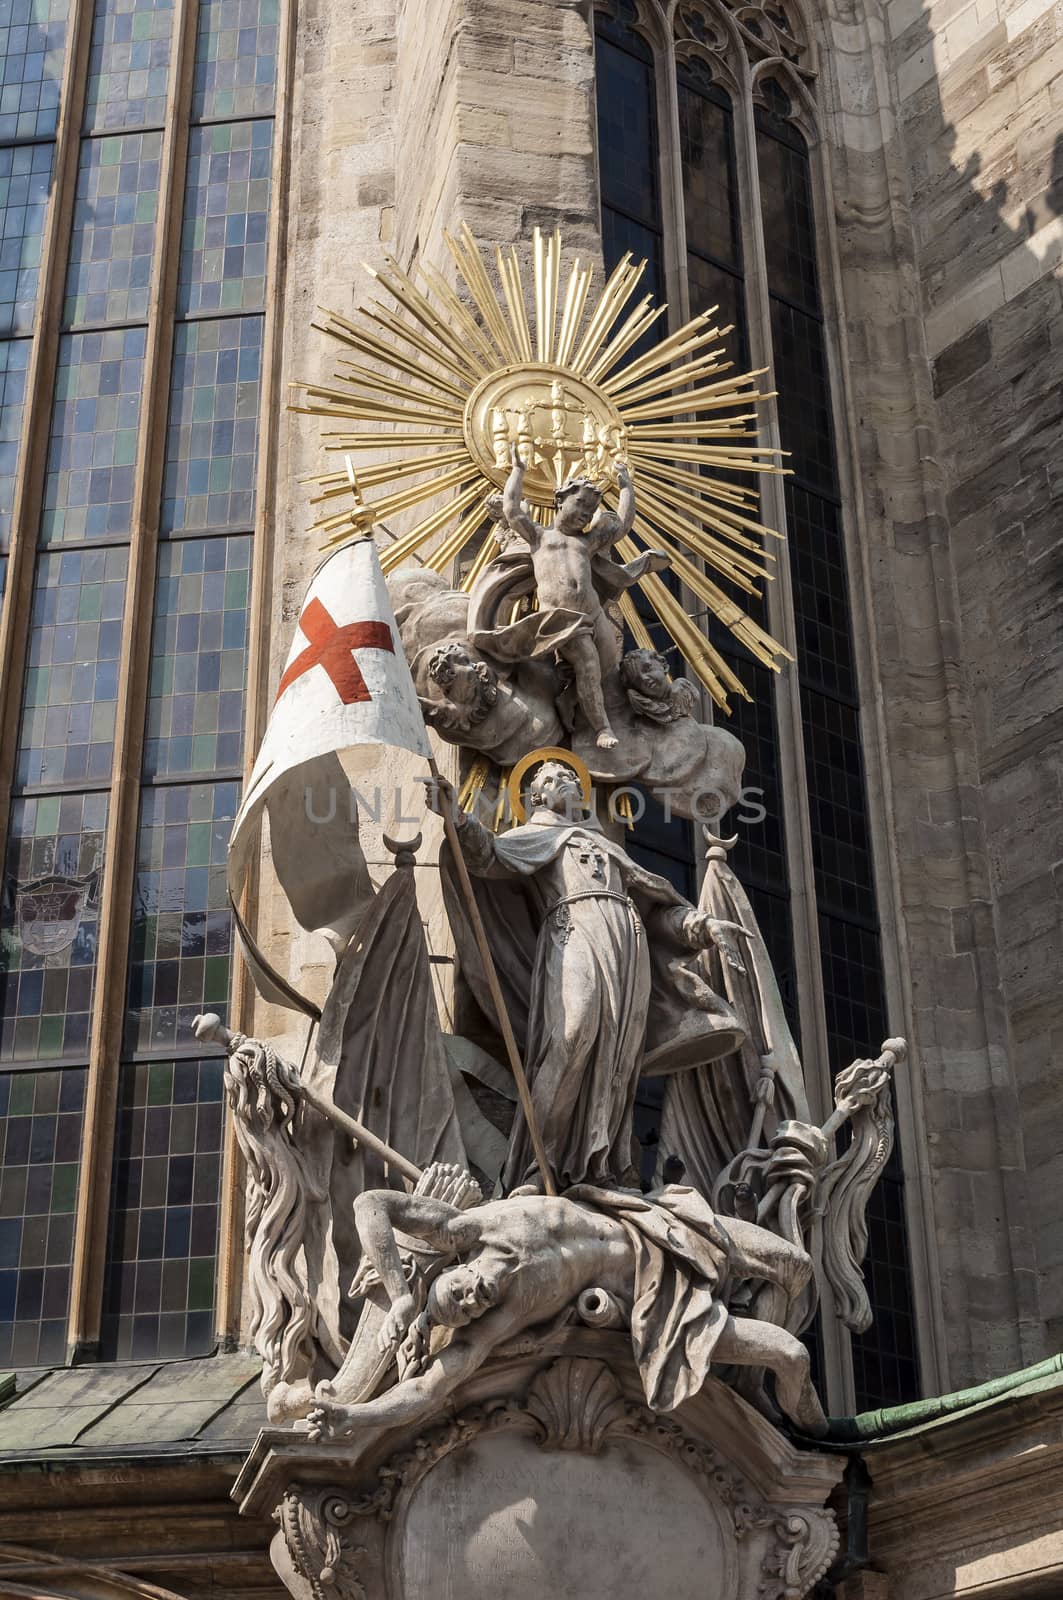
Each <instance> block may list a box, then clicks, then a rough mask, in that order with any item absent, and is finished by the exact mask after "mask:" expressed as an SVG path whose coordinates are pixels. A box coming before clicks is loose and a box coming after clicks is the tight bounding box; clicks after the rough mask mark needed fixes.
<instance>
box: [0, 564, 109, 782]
mask: <svg viewBox="0 0 1063 1600" xmlns="http://www.w3.org/2000/svg"><path fill="white" fill-rule="evenodd" d="M126 564H127V553H126V551H125V549H124V548H122V547H121V546H111V547H109V548H108V547H104V548H100V547H96V548H94V549H91V550H64V551H62V552H61V553H60V552H58V551H56V552H55V553H50V552H42V554H41V555H40V557H39V558H38V562H37V573H36V578H35V582H34V591H33V611H32V615H31V620H30V638H29V653H28V659H27V665H26V675H25V683H24V686H23V700H22V726H21V729H20V733H19V749H18V763H17V766H16V771H15V782H16V783H17V784H18V785H20V786H21V785H25V784H51V783H70V782H75V783H76V782H86V781H87V782H92V781H100V780H103V779H105V778H107V777H108V775H109V773H110V770H111V753H112V750H113V747H114V724H115V710H116V702H117V698H118V659H119V656H120V654H121V642H122V608H123V605H124V602H125V580H126Z"/></svg>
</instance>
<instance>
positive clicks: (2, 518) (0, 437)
mask: <svg viewBox="0 0 1063 1600" xmlns="http://www.w3.org/2000/svg"><path fill="white" fill-rule="evenodd" d="M29 358H30V341H29V340H28V339H5V340H0V550H6V549H7V547H8V545H9V543H10V541H11V511H12V507H13V506H14V502H15V483H16V472H17V468H18V442H19V435H20V434H21V432H22V411H23V406H24V403H25V398H26V368H27V366H28V364H29Z"/></svg>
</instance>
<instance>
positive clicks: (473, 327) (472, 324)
mask: <svg viewBox="0 0 1063 1600" xmlns="http://www.w3.org/2000/svg"><path fill="white" fill-rule="evenodd" d="M419 270H420V271H421V273H422V274H423V275H424V277H425V279H426V281H427V283H428V284H429V286H430V287H431V289H432V291H433V293H434V294H436V295H438V296H439V298H440V300H442V302H443V304H444V305H445V306H446V307H447V309H448V311H449V312H450V315H451V316H452V317H453V318H454V321H455V322H456V323H457V324H458V326H459V327H460V328H461V330H462V332H463V333H464V335H465V337H466V339H468V341H469V342H470V344H471V345H473V347H474V348H475V349H476V350H477V351H478V352H479V354H480V357H481V359H482V360H483V361H484V363H485V364H486V366H487V369H488V371H490V370H492V368H494V367H497V366H498V363H499V361H502V362H505V360H506V356H505V355H504V354H503V352H502V351H501V350H500V349H499V348H498V345H497V344H496V343H495V341H494V339H493V338H492V337H491V334H490V333H489V332H488V331H487V329H486V328H481V326H480V324H479V323H478V322H477V320H476V318H475V317H474V316H473V314H472V312H471V311H470V310H469V308H468V306H466V305H464V304H463V303H462V301H461V300H460V299H459V297H458V296H457V295H456V294H455V292H454V290H453V289H452V288H451V287H450V284H449V283H448V282H447V281H446V279H445V278H444V277H443V275H442V273H440V272H437V271H436V269H435V267H433V266H430V265H429V263H428V262H427V261H422V262H421V265H420V269H419Z"/></svg>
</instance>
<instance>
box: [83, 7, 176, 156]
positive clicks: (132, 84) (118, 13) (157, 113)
mask: <svg viewBox="0 0 1063 1600" xmlns="http://www.w3.org/2000/svg"><path fill="white" fill-rule="evenodd" d="M172 33H173V0H97V4H96V20H95V22H94V24H93V28H92V48H91V50H90V52H89V79H88V87H87V89H86V91H85V131H86V132H87V133H93V132H102V131H103V130H104V129H106V128H143V127H151V126H154V125H160V124H161V123H163V122H164V121H165V120H166V80H167V77H168V75H169V64H170V39H171V36H172Z"/></svg>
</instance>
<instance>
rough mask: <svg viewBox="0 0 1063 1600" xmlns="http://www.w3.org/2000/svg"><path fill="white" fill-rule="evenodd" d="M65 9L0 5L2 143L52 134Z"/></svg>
mask: <svg viewBox="0 0 1063 1600" xmlns="http://www.w3.org/2000/svg"><path fill="white" fill-rule="evenodd" d="M69 9H70V5H69V0H4V3H3V5H0V62H2V63H3V73H2V78H0V142H3V143H7V142H8V141H11V140H15V139H48V138H50V137H51V136H52V134H54V133H55V125H56V122H57V120H58V116H59V80H60V78H61V77H62V74H63V56H64V54H65V47H66V26H67V13H68V11H69Z"/></svg>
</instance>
